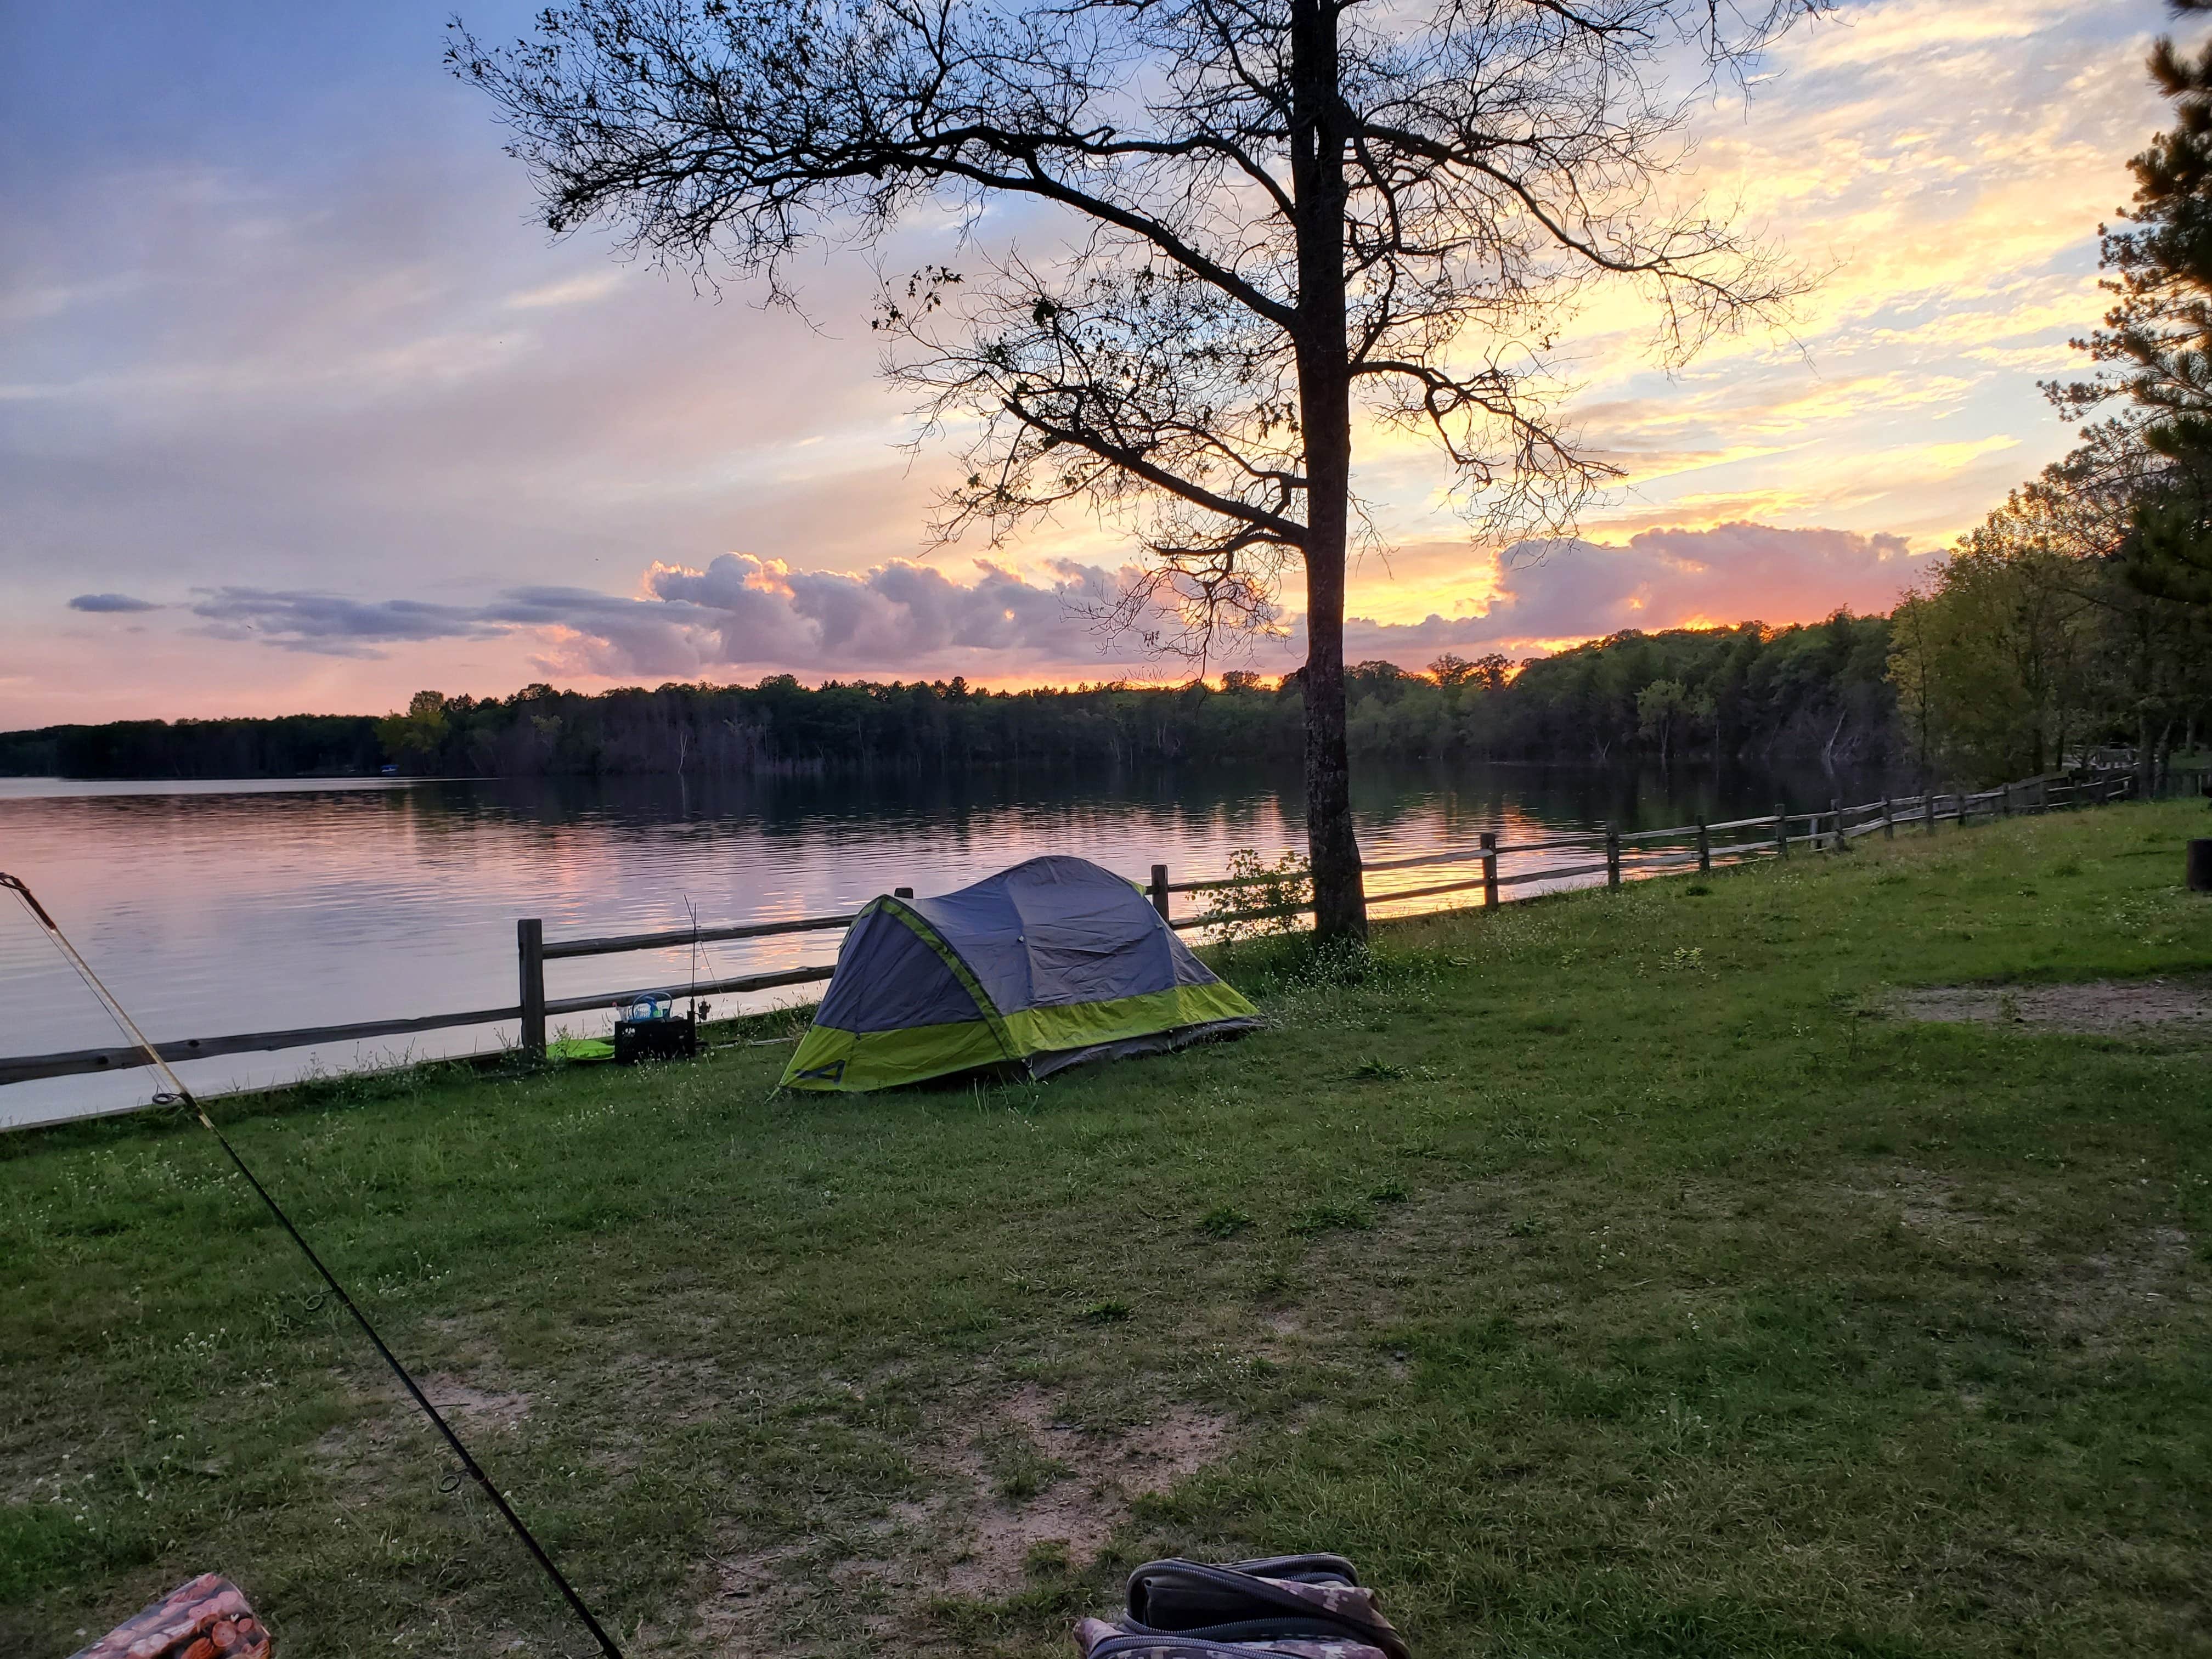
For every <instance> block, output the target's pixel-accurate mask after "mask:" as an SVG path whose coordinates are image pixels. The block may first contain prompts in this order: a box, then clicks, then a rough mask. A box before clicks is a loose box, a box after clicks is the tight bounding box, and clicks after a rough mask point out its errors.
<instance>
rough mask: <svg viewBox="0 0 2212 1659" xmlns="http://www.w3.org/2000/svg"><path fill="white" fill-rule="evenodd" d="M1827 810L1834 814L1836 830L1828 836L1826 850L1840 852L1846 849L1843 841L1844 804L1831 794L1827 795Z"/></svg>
mask: <svg viewBox="0 0 2212 1659" xmlns="http://www.w3.org/2000/svg"><path fill="white" fill-rule="evenodd" d="M1828 811H1830V812H1831V813H1832V814H1833V815H1834V817H1835V820H1836V825H1835V830H1836V832H1835V834H1834V836H1832V837H1831V838H1830V840H1829V842H1828V850H1829V851H1830V852H1832V853H1841V852H1844V851H1845V850H1846V843H1845V842H1844V804H1843V802H1841V801H1840V800H1838V799H1836V798H1835V797H1834V796H1833V795H1831V796H1829V797H1828Z"/></svg>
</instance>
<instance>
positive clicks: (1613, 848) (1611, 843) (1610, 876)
mask: <svg viewBox="0 0 2212 1659" xmlns="http://www.w3.org/2000/svg"><path fill="white" fill-rule="evenodd" d="M1605 884H1606V885H1607V886H1608V887H1618V886H1620V830H1619V829H1616V828H1615V827H1614V826H1613V825H1612V824H1610V823H1608V824H1607V825H1606V826H1605Z"/></svg>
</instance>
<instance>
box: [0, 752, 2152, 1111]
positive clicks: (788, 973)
mask: <svg viewBox="0 0 2212 1659" xmlns="http://www.w3.org/2000/svg"><path fill="white" fill-rule="evenodd" d="M2134 789H2135V778H2134V775H2133V774H2131V773H2127V774H2120V775H2106V776H2092V777H2088V778H2085V779H2069V778H2066V777H2040V778H2030V779H2028V780H2027V781H2025V782H2021V783H2013V784H2006V785H2004V786H2002V787H1999V788H1996V789H1987V790H1983V791H1981V792H1980V793H1971V794H1959V793H1943V794H1927V795H1916V796H1912V797H1911V798H1909V799H1884V800H1880V801H1873V802H1868V803H1864V804H1862V805H1857V806H1845V805H1842V804H1841V803H1839V802H1836V803H1831V804H1830V805H1829V808H1828V810H1827V811H1816V812H1790V811H1785V810H1784V806H1783V805H1781V804H1779V803H1778V804H1777V805H1776V806H1775V809H1774V811H1772V812H1771V813H1768V814H1767V815H1766V816H1765V817H1753V818H1734V819H1730V820H1729V821H1727V822H1725V823H1692V824H1683V825H1680V826H1678V827H1676V828H1674V829H1644V830H1638V831H1636V832H1634V833H1632V834H1626V835H1624V834H1622V833H1620V831H1619V830H1617V829H1613V827H1612V826H1610V825H1608V826H1607V828H1605V829H1603V830H1601V831H1595V832H1582V833H1578V834H1573V835H1566V836H1552V837H1549V838H1547V839H1545V840H1541V841H1530V842H1511V843H1504V842H1499V840H1498V837H1497V836H1496V835H1494V834H1490V833H1486V834H1484V835H1483V836H1481V837H1480V841H1479V842H1477V844H1476V845H1474V847H1460V848H1453V849H1451V850H1449V851H1446V852H1441V853H1426V854H1421V855H1419V857H1415V858H1403V859H1384V860H1377V861H1376V862H1373V863H1370V864H1368V865H1367V866H1365V871H1366V873H1367V874H1368V875H1370V876H1373V875H1383V874H1388V873H1389V872H1394V871H1400V870H1415V869H1422V868H1438V867H1440V866H1441V867H1449V866H1458V867H1460V868H1462V869H1473V870H1476V871H1478V872H1479V873H1476V874H1474V875H1471V876H1467V877H1462V878H1455V879H1453V880H1450V881H1443V882H1435V883H1429V884H1417V885H1414V886H1411V887H1404V888H1388V889H1384V890H1380V891H1376V890H1373V889H1371V888H1370V890H1369V892H1368V895H1367V902H1368V903H1369V904H1370V906H1376V907H1381V906H1389V905H1395V904H1405V903H1411V902H1415V901H1418V900H1423V899H1434V898H1442V897H1443V896H1447V895H1449V894H1455V893H1471V892H1474V891H1476V890H1480V892H1481V894H1482V901H1481V902H1482V903H1483V905H1484V906H1485V907H1486V908H1495V907H1496V906H1497V905H1498V903H1499V902H1502V900H1501V895H1502V893H1503V891H1504V889H1506V888H1509V887H1517V886H1525V885H1528V884H1532V883H1536V882H1550V883H1553V884H1559V883H1565V882H1571V881H1577V880H1580V879H1582V878H1585V877H1595V876H1603V877H1604V878H1605V880H1606V883H1607V885H1608V886H1613V887H1618V886H1620V884H1621V883H1622V882H1623V881H1624V880H1628V879H1642V878H1645V877H1649V876H1657V875H1669V874H1676V873H1681V872H1688V871H1692V870H1697V871H1711V870H1712V869H1715V868H1717V867H1721V866H1728V865H1732V864H1741V863H1745V862H1747V861H1748V860H1753V859H1759V858H1777V857H1779V858H1787V857H1789V856H1790V854H1791V852H1792V851H1793V850H1795V849H1799V848H1808V849H1814V850H1818V849H1822V848H1830V849H1840V848H1843V847H1844V846H1845V845H1847V844H1848V843H1849V842H1852V841H1854V840H1857V839H1858V838H1859V837H1861V836H1870V835H1882V836H1895V835H1896V833H1897V832H1898V830H1899V829H1918V830H1920V831H1922V832H1923V833H1925V834H1929V835H1933V834H1934V833H1935V831H1936V825H1937V824H1939V823H1957V824H1959V825H1960V826H1961V827H1962V828H1963V827H1964V826H1965V825H1966V824H1967V823H1971V822H1972V820H1973V819H1974V818H1976V817H1985V818H2000V817H2011V816H2012V815H2013V814H2015V813H2016V812H2020V813H2027V812H2047V811H2059V810H2063V809H2068V808H2073V807H2079V806H2087V805H2100V804H2102V803H2105V802H2107V801H2112V800H2118V799H2124V798H2125V797H2127V796H2128V795H2130V794H2131V793H2134ZM1554 853H1556V854H1564V855H1565V856H1567V857H1568V858H1570V859H1571V860H1579V861H1576V862H1568V863H1562V864H1556V865H1553V864H1545V865H1538V866H1534V867H1525V868H1518V869H1513V870H1509V871H1503V872H1501V870H1500V869H1499V867H1498V865H1499V860H1503V859H1508V858H1510V859H1516V860H1517V859H1524V858H1529V857H1534V856H1538V855H1541V854H1554ZM1282 879H1284V878H1282V877H1281V876H1279V875H1273V876H1250V877H1223V878H1215V879H1212V880H1208V881H1186V882H1171V881H1170V880H1169V879H1168V866H1166V865H1164V864H1156V865H1154V866H1152V878H1151V879H1150V880H1149V881H1148V882H1142V883H1138V884H1137V885H1139V886H1141V887H1142V888H1143V889H1144V890H1145V891H1146V895H1147V896H1149V897H1150V898H1151V900H1152V905H1153V908H1156V909H1157V910H1158V912H1159V913H1160V915H1161V916H1162V917H1164V919H1165V920H1166V921H1167V923H1168V925H1169V926H1170V927H1173V928H1176V930H1178V931H1188V930H1191V929H1197V928H1206V927H1218V926H1221V925H1224V924H1229V923H1238V922H1251V921H1267V920H1273V919H1275V918H1279V917H1282V916H1287V915H1302V914H1304V912H1306V911H1307V910H1310V908H1312V907H1311V905H1310V904H1307V903H1296V904H1281V905H1275V906H1272V907H1267V908H1255V909H1247V910H1228V911H1222V910H1218V909H1214V910H1207V911H1203V912H1200V913H1198V914H1194V915H1181V916H1178V915H1175V914H1174V908H1175V906H1174V900H1175V898H1176V896H1177V895H1195V894H1216V893H1222V892H1228V891H1233V890H1237V889H1238V888H1242V887H1249V886H1255V885H1258V884H1262V883H1269V882H1280V881H1281V880H1282ZM897 894H898V896H900V897H902V898H910V897H912V896H913V890H912V889H910V888H903V887H902V888H900V889H898V890H897ZM853 919H854V917H853V915H852V914H850V913H848V914H845V915H829V916H802V917H799V918H797V919H795V920H792V921H756V922H740V923H737V924H734V925H732V926H726V927H672V928H665V929H662V930H661V931H659V932H657V933H616V934H610V935H607V936H605V937H602V938H596V939H547V938H546V937H545V926H544V921H542V920H541V919H539V918H538V917H535V916H526V917H524V918H522V919H520V921H517V922H516V923H515V957H516V967H517V977H518V993H519V994H518V1000H516V1001H515V1002H513V1003H512V1004H509V1005H507V1006H502V1007H496V1008H472V1009H468V1010H466V1011H465V1012H459V1013H448V1014H422V1015H417V1016H413V1017H410V1018H398V1019H367V1020H356V1021H354V1022H352V1023H350V1024H342V1025H313V1026H303V1027H296V1028H294V1029H292V1030H282V1031H248V1032H241V1033H238V1034H236V1035H234V1036H211V1037H183V1038H179V1039H177V1040H174V1041H172V1042H162V1043H159V1044H157V1045H156V1046H157V1047H158V1048H160V1049H161V1057H162V1058H163V1059H164V1060H169V1061H171V1062H172V1063H173V1062H176V1061H179V1060H213V1059H219V1058H222V1057H223V1056H225V1055H229V1054H266V1053H273V1052H276V1051H277V1050H281V1049H286V1048H319V1047H322V1046H325V1045H328V1044H334V1043H342V1042H367V1041H371V1040H373V1039H375V1038H378V1037H388V1036H407V1035H410V1034H412V1033H414V1032H417V1031H435V1030H453V1029H458V1028H459V1027H463V1026H470V1025H492V1024H501V1023H502V1022H505V1021H507V1020H513V1021H515V1022H517V1023H518V1024H519V1025H520V1039H519V1045H520V1048H522V1049H523V1050H524V1051H525V1052H526V1053H528V1054H544V1051H545V1039H546V1022H547V1021H548V1020H550V1019H553V1018H557V1017H558V1016H560V1015H562V1014H580V1013H591V1012H603V1011H605V1010H608V1009H611V1008H616V1007H619V1006H622V1005H623V1004H625V1003H627V1002H629V1000H631V999H632V998H633V997H635V996H636V995H638V994H640V993H638V992H635V991H627V992H621V993H613V994H610V993H605V992H600V993H598V994H592V995H588V996H572V997H549V996H547V995H546V994H545V964H546V963H548V962H550V961H555V960H558V959H561V958H564V957H601V956H617V955H621V954H624V953H627V952H629V951H656V950H672V949H682V948H685V947H688V946H692V945H708V944H720V943H724V942H726V941H731V940H738V939H770V938H777V937H781V936H782V935H786V934H799V933H840V932H842V931H843V930H844V929H845V928H846V927H848V926H849V925H850V924H851V923H852V921H853ZM833 967H834V964H832V963H809V964H807V965H805V966H802V967H797V968H786V969H777V970H774V971H771V972H768V973H757V974H739V975H733V976H729V977H723V978H717V979H711V980H702V981H696V982H694V983H692V984H690V985H688V986H686V987H683V989H682V991H681V992H680V994H684V995H689V996H720V995H725V994H734V995H742V994H746V993H750V992H758V991H769V990H775V989H777V988H779V987H783V986H787V985H810V984H817V983H819V982H820V981H823V980H826V979H828V978H829V975H830V973H831V971H832V969H833ZM659 988H661V989H663V990H673V989H674V987H659ZM145 1064H146V1057H145V1055H144V1054H143V1053H142V1052H141V1051H140V1050H138V1049H137V1048H81V1049H76V1050H74V1051H72V1052H69V1053H65V1054H21V1055H16V1056H13V1057H8V1058H0V1085H4V1084H9V1083H27V1082H31V1081H33V1080H34V1079H40V1078H52V1077H73V1076H79V1075H82V1074H84V1073H94V1072H110V1071H115V1072H120V1071H128V1070H130V1069H131V1067H133V1066H143V1065H145Z"/></svg>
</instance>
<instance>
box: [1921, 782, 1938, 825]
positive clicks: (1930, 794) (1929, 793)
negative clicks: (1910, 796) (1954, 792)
mask: <svg viewBox="0 0 2212 1659" xmlns="http://www.w3.org/2000/svg"><path fill="white" fill-rule="evenodd" d="M1920 822H1921V823H1923V824H1924V825H1925V826H1927V829H1928V833H1929V835H1931V836H1932V835H1934V834H1935V833H1936V792H1935V791H1934V790H1933V789H1923V791H1922V792H1921V794H1920Z"/></svg>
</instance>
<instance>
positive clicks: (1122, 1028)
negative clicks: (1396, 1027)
mask: <svg viewBox="0 0 2212 1659" xmlns="http://www.w3.org/2000/svg"><path fill="white" fill-rule="evenodd" d="M1260 1023H1261V1021H1260V1016H1259V1012H1258V1010H1256V1009H1255V1008H1254V1007H1253V1006H1252V1005H1251V1004H1250V1003H1249V1002H1248V1001H1246V1000H1244V998H1243V996H1241V995H1240V994H1238V993H1237V991H1235V990H1234V989H1232V988H1231V987H1229V986H1226V985H1225V984H1223V983H1222V982H1221V981H1219V980H1218V979H1217V978H1215V977H1214V975H1212V972H1211V971H1210V970H1209V969H1207V968H1206V964H1205V963H1202V962H1200V960H1199V959H1198V958H1197V957H1195V956H1194V955H1192V954H1191V951H1190V948H1189V947H1188V945H1185V944H1183V942H1182V940H1181V939H1177V938H1176V936H1175V933H1173V931H1172V930H1170V928H1169V927H1168V925H1167V923H1166V922H1165V921H1164V920H1162V918H1161V917H1160V915H1159V913H1158V912H1157V911H1156V910H1154V909H1153V908H1152V905H1151V904H1150V903H1148V902H1146V898H1145V896H1144V895H1143V894H1142V893H1140V892H1139V891H1138V890H1137V889H1136V888H1134V887H1133V886H1131V885H1130V884H1129V883H1127V881H1125V880H1123V879H1122V878H1121V877H1119V876H1117V875H1115V874H1114V873H1113V872H1111V871H1109V870H1103V869H1101V868H1099V866H1097V865H1095V864H1092V863H1091V862H1090V861H1089V860H1085V859H1078V858H1066V857H1051V858H1041V859H1031V860H1029V861H1028V862H1027V863H1025V864H1018V865H1016V866H1014V867H1013V868H1012V869H1011V870H1005V871H1001V872H1000V873H999V874H997V875H995V876H992V877H990V878H988V879H987V880H984V881H980V882H977V883H976V884H975V885H974V886H972V887H963V888H962V889H961V890H959V891H957V892H955V893H946V894H944V895H942V896H939V897H936V898H926V899H901V898H889V897H885V898H878V899H875V900H872V901H871V902H869V903H868V904H867V905H866V906H865V907H863V908H862V909H861V911H860V915H858V916H857V917H855V918H854V922H853V926H852V928H851V930H850V931H849V932H848V933H847V934H846V935H845V943H844V945H843V948H842V949H841V950H840V951H838V953H837V971H836V975H834V976H833V977H832V978H831V980H830V981H829V990H828V992H827V993H826V994H824V995H823V999H822V1006H821V1007H820V1008H819V1009H818V1010H817V1012H816V1013H815V1016H814V1024H813V1026H812V1028H811V1030H808V1032H807V1033H806V1036H805V1038H804V1039H803V1040H802V1041H801V1042H800V1043H799V1049H798V1052H797V1053H796V1054H793V1056H792V1060H791V1064H790V1065H789V1066H787V1067H786V1068H785V1071H784V1074H783V1082H784V1085H785V1086H786V1087H787V1088H793V1089H824V1090H840V1091H860V1090H866V1089H884V1088H890V1087H891V1086H893V1085H897V1084H902V1083H919V1082H921V1081H922V1080H924V1079H928V1078H935V1077H945V1076H950V1075H952V1074H955V1073H961V1072H969V1071H977V1070H984V1069H1003V1070H1010V1071H1014V1072H1018V1073H1026V1074H1027V1075H1029V1076H1031V1077H1042V1076H1044V1075H1046V1074H1047V1073H1051V1072H1054V1071H1058V1070H1059V1069H1060V1068H1061V1067H1062V1066H1072V1065H1074V1064H1077V1063H1078V1062H1079V1061H1082V1060H1097V1059H1106V1058H1110V1057H1113V1056H1116V1055H1121V1054H1138V1053H1146V1052H1151V1051H1156V1050H1158V1049H1162V1048H1176V1047H1180V1046H1182V1044H1183V1043H1186V1042H1194V1041H1196V1040H1198V1039H1200V1038H1204V1037H1212V1036H1228V1035H1230V1034H1232V1033H1235V1032H1238V1031H1244V1030H1251V1029H1252V1028H1253V1027H1255V1026H1256V1025H1258V1024H1260Z"/></svg>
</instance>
